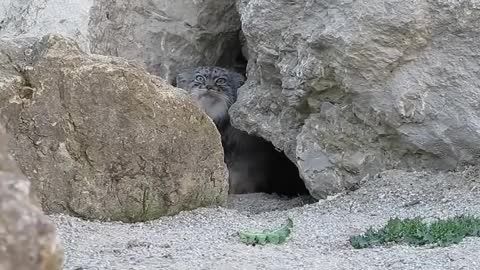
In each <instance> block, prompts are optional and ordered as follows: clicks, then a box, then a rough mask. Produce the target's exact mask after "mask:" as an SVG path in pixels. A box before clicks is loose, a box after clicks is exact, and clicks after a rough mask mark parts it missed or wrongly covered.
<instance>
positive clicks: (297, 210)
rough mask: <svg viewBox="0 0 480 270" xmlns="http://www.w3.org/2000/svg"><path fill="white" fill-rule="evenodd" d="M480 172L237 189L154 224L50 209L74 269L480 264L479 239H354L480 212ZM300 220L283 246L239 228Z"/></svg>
mask: <svg viewBox="0 0 480 270" xmlns="http://www.w3.org/2000/svg"><path fill="white" fill-rule="evenodd" d="M478 176H479V170H478V169H469V170H468V171H464V172H457V173H448V174H436V175H432V174H428V173H424V172H410V173H408V172H403V171H387V172H384V173H381V174H379V175H378V176H375V177H372V179H370V180H368V181H367V182H365V183H363V184H362V188H360V189H358V190H356V191H354V192H350V193H349V194H341V195H338V196H335V197H333V198H329V199H328V200H323V201H320V202H316V203H310V204H307V203H309V202H311V201H309V200H308V198H295V199H292V200H288V199H285V198H280V197H277V196H273V195H266V194H249V195H241V196H238V195H237V196H232V197H231V198H230V202H229V204H228V205H227V206H226V207H225V208H203V209H197V210H195V211H191V212H183V213H181V214H179V215H176V216H173V217H164V218H161V219H159V220H156V221H153V222H147V223H137V224H122V223H100V222H88V221H82V220H79V219H77V218H72V217H67V216H51V218H52V219H53V220H54V222H55V223H56V224H57V226H58V228H59V233H60V235H61V237H62V239H63V241H64V246H65V249H66V263H65V269H72V270H73V269H76V270H80V269H84V270H86V269H179V270H180V269H222V270H224V269H232V270H233V269H278V270H280V269H402V270H405V269H416V270H418V269H480V256H479V255H480V239H479V238H467V239H465V240H464V241H463V242H461V243H460V244H458V245H453V246H449V247H442V248H438V247H437V248H429V247H410V246H406V245H392V246H388V247H378V248H369V249H362V250H355V249H353V248H352V247H351V246H350V245H349V243H348V238H349V237H350V236H351V235H354V234H359V233H362V232H364V230H366V229H367V228H369V227H370V226H374V227H379V226H382V225H383V224H384V223H385V222H386V221H387V220H388V219H389V218H390V217H393V216H399V217H415V216H423V217H426V218H434V217H446V216H452V215H456V214H475V215H479V216H480V205H479V203H478V202H479V199H480V180H479V177H478ZM287 217H291V218H292V219H293V221H294V228H293V232H292V234H291V236H290V238H289V239H288V241H287V242H286V243H284V244H282V245H278V246H275V245H267V246H247V245H244V244H242V243H240V242H239V241H238V240H237V238H236V237H235V236H232V234H234V233H235V232H236V231H237V230H239V229H246V228H258V229H262V228H272V227H276V226H278V225H280V224H282V223H283V222H285V220H286V218H287Z"/></svg>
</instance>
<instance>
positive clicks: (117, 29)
mask: <svg viewBox="0 0 480 270" xmlns="http://www.w3.org/2000/svg"><path fill="white" fill-rule="evenodd" d="M239 30H240V17H239V15H238V12H237V10H236V7H235V0H226V1H218V0H204V1H191V0H176V1H171V0H157V1H147V2H145V1H111V0H99V1H95V4H94V6H93V7H92V9H91V20H90V33H91V47H92V52H94V53H99V54H104V55H113V56H121V57H125V58H127V59H136V60H139V61H140V62H143V63H145V65H146V67H147V70H148V71H149V72H151V73H152V74H155V75H159V76H161V77H163V78H165V79H166V80H167V81H169V82H172V81H173V80H174V76H175V75H176V73H177V71H178V70H180V69H183V68H187V67H192V66H199V65H216V64H219V63H220V64H222V65H224V66H229V65H233V64H234V63H233V62H232V61H233V60H235V57H236V55H238V54H239V53H241V52H240V48H239V46H238V44H237V43H238V39H239V37H238V32H239Z"/></svg>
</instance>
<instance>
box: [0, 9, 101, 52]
mask: <svg viewBox="0 0 480 270" xmlns="http://www.w3.org/2000/svg"><path fill="white" fill-rule="evenodd" d="M93 2H94V1H93V0H69V1H64V0H22V1H19V0H2V1H1V3H0V37H3V38H31V37H36V38H41V37H42V36H44V35H46V34H49V33H57V34H62V35H65V36H68V37H71V38H73V39H75V40H76V41H77V43H78V44H79V46H80V48H82V50H84V51H86V52H89V51H90V39H89V33H88V22H89V20H90V9H91V7H92V6H93Z"/></svg>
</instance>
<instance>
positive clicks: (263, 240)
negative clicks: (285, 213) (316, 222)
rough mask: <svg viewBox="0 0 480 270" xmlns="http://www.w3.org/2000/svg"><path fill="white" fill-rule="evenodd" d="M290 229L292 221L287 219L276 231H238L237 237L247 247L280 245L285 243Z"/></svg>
mask: <svg viewBox="0 0 480 270" xmlns="http://www.w3.org/2000/svg"><path fill="white" fill-rule="evenodd" d="M292 228H293V221H292V219H290V218H288V220H287V222H286V223H285V224H283V225H282V226H281V227H279V228H277V229H274V230H263V231H253V230H246V231H239V232H238V236H239V238H240V241H242V242H243V243H245V244H249V245H253V244H260V245H265V244H268V243H271V244H281V243H283V242H285V240H286V239H287V237H288V236H289V235H290V232H291V229H292Z"/></svg>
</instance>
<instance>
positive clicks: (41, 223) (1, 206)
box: [0, 127, 63, 270]
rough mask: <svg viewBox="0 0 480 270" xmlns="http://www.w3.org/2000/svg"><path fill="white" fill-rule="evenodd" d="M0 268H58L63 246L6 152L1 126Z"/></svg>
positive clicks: (37, 269) (25, 181)
mask: <svg viewBox="0 0 480 270" xmlns="http://www.w3.org/2000/svg"><path fill="white" fill-rule="evenodd" d="M0 221H1V222H0V269H2V270H57V269H58V270H60V269H62V264H63V248H62V246H61V244H60V240H59V238H58V237H57V234H56V229H55V226H54V224H53V223H51V222H50V220H48V219H47V217H46V216H45V215H44V214H43V212H42V210H41V209H40V207H39V205H37V204H36V201H35V200H34V196H33V195H32V193H31V191H30V183H29V182H28V180H27V179H26V178H25V177H24V176H23V175H21V173H20V170H19V169H18V168H17V166H16V165H15V164H14V162H13V160H12V159H11V157H10V156H9V154H8V151H7V138H6V135H5V131H4V129H3V127H0Z"/></svg>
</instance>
